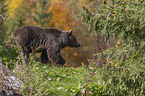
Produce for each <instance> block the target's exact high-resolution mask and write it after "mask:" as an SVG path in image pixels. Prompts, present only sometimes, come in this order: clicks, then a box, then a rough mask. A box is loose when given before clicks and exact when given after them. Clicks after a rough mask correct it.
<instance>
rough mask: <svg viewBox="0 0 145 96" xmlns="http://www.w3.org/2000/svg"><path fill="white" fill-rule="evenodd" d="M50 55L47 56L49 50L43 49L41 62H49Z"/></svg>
mask: <svg viewBox="0 0 145 96" xmlns="http://www.w3.org/2000/svg"><path fill="white" fill-rule="evenodd" d="M48 60H49V59H48V56H47V51H46V50H43V51H42V53H41V56H40V61H41V63H44V64H46V63H48Z"/></svg>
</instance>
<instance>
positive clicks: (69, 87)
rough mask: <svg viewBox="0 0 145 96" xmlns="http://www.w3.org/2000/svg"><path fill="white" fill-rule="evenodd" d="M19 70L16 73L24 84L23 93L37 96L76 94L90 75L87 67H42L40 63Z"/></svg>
mask: <svg viewBox="0 0 145 96" xmlns="http://www.w3.org/2000/svg"><path fill="white" fill-rule="evenodd" d="M17 68H18V69H19V70H18V72H17V71H15V72H16V73H17V76H18V77H19V78H21V79H22V81H23V82H24V86H23V88H22V93H24V94H26V95H34V94H35V95H36V96H40V95H41V96H43V95H44V96H46V95H50V96H68V95H70V93H69V92H71V93H72V92H74V94H75V93H77V89H80V87H81V86H83V84H84V83H85V82H86V80H87V78H88V77H87V76H88V75H89V72H88V71H87V68H85V67H79V68H74V67H62V66H50V65H41V64H39V63H38V62H37V63H36V62H35V64H33V65H30V66H29V67H26V66H25V67H24V66H18V67H17ZM17 68H15V70H17ZM20 70H21V71H20ZM72 95H73V94H72Z"/></svg>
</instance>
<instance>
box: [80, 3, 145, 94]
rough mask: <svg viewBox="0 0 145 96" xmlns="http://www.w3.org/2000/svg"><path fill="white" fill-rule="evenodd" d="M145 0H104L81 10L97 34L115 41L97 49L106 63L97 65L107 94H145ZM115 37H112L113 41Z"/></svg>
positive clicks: (98, 55) (100, 58)
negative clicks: (93, 9) (96, 8)
mask: <svg viewBox="0 0 145 96" xmlns="http://www.w3.org/2000/svg"><path fill="white" fill-rule="evenodd" d="M144 7H145V2H144V1H140V0H136V1H125V0H116V1H114V0H105V3H104V5H103V6H102V7H101V8H100V9H99V11H96V13H91V12H89V10H88V9H87V8H86V7H83V11H82V13H81V14H80V16H82V18H83V19H82V20H83V22H85V23H86V24H87V26H88V29H89V30H90V31H91V32H92V34H94V35H95V36H97V37H99V36H101V37H102V38H103V39H104V41H105V42H106V43H113V42H116V44H115V45H113V46H111V47H109V48H108V49H106V50H103V51H102V52H100V53H96V54H95V56H97V57H98V58H97V60H96V63H95V64H93V63H92V64H91V66H92V65H93V66H97V63H98V61H99V62H102V61H104V62H102V63H105V66H104V67H102V68H100V69H96V68H97V67H96V68H95V72H96V71H97V72H98V73H100V76H99V77H100V78H99V79H98V80H97V81H100V85H102V86H103V90H102V92H103V94H104V95H114V96H116V95H117V96H118V95H137V96H140V95H143V94H145V83H144V81H145V76H144V74H145V65H144V62H145V55H144V54H145V51H144V48H145V43H144V40H145V22H144V19H145V17H144V15H145V11H144ZM110 38H113V41H110Z"/></svg>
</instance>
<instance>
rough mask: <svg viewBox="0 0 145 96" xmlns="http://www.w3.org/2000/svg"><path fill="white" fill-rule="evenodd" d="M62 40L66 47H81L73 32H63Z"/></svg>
mask: <svg viewBox="0 0 145 96" xmlns="http://www.w3.org/2000/svg"><path fill="white" fill-rule="evenodd" d="M60 37H61V40H62V42H63V44H64V45H65V46H66V47H75V48H78V47H80V44H79V43H78V41H77V40H76V38H75V36H74V35H73V34H72V30H70V31H65V32H62V34H61V36H60Z"/></svg>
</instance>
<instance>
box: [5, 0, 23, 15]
mask: <svg viewBox="0 0 145 96" xmlns="http://www.w3.org/2000/svg"><path fill="white" fill-rule="evenodd" d="M22 1H23V0H8V1H7V2H6V4H7V9H8V12H9V16H10V17H13V16H14V13H15V9H17V8H18V7H19V6H20V4H21V3H22Z"/></svg>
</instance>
